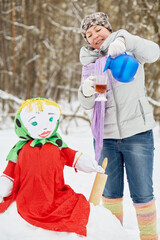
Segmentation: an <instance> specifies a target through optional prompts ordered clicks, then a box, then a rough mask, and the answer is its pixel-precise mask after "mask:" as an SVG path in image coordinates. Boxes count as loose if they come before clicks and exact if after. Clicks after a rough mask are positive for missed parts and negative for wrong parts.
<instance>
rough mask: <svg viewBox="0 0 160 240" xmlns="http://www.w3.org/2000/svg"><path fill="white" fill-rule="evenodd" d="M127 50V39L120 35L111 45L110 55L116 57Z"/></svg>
mask: <svg viewBox="0 0 160 240" xmlns="http://www.w3.org/2000/svg"><path fill="white" fill-rule="evenodd" d="M125 51H126V46H125V40H124V38H123V37H118V38H116V40H114V42H112V43H111V44H110V45H109V48H108V56H111V57H116V56H119V55H121V54H123V53H124V52H125Z"/></svg>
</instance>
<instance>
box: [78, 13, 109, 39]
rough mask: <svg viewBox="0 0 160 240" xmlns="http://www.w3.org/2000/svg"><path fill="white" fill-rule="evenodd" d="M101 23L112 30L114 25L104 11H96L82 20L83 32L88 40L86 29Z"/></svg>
mask: <svg viewBox="0 0 160 240" xmlns="http://www.w3.org/2000/svg"><path fill="white" fill-rule="evenodd" d="M94 25H100V26H103V27H106V28H107V29H108V30H109V31H110V32H112V27H111V25H110V23H109V21H108V16H107V15H106V14H105V13H103V12H96V13H92V14H90V15H87V16H86V17H85V18H84V19H83V20H82V22H81V34H82V36H83V38H84V39H85V40H86V31H87V30H88V28H90V27H92V26H94Z"/></svg>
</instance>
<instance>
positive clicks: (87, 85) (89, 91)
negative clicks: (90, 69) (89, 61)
mask: <svg viewBox="0 0 160 240" xmlns="http://www.w3.org/2000/svg"><path fill="white" fill-rule="evenodd" d="M95 79H96V76H89V77H88V78H86V79H85V80H84V83H83V84H82V92H83V95H84V96H85V97H91V96H92V95H94V94H95V89H94V85H95V83H94V81H95Z"/></svg>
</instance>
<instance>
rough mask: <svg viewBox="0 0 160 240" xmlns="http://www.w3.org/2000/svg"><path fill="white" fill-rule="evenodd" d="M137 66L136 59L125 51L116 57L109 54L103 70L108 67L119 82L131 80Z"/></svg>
mask: <svg viewBox="0 0 160 240" xmlns="http://www.w3.org/2000/svg"><path fill="white" fill-rule="evenodd" d="M138 66H139V63H138V62H137V60H136V59H135V58H134V57H133V56H131V55H128V54H126V53H125V54H122V55H119V56H117V57H116V58H111V56H109V57H108V59H107V61H106V64H105V67H104V70H103V72H104V71H106V70H107V69H110V70H111V73H112V75H113V77H114V78H115V79H116V80H118V81H119V82H131V81H132V80H133V79H134V75H135V74H136V72H137V69H138Z"/></svg>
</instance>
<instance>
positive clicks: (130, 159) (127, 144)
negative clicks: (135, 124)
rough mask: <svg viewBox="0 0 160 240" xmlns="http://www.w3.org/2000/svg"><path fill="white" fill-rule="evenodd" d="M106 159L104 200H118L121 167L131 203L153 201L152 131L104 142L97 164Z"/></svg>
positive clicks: (121, 186)
mask: <svg viewBox="0 0 160 240" xmlns="http://www.w3.org/2000/svg"><path fill="white" fill-rule="evenodd" d="M105 157H107V158H108V165H107V168H106V174H107V175H108V179H107V183H106V186H105V189H104V192H103V196H104V197H107V198H121V197H123V190H124V166H125V169H126V175H127V180H128V184H129V189H130V196H131V198H132V200H133V202H134V203H146V202H149V201H151V200H152V199H153V182H152V173H153V158H154V141H153V132H152V130H149V131H146V132H143V133H139V134H136V135H134V136H131V137H128V138H123V139H104V140H103V149H102V152H101V157H100V161H99V164H100V165H102V162H103V159H104V158H105Z"/></svg>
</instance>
